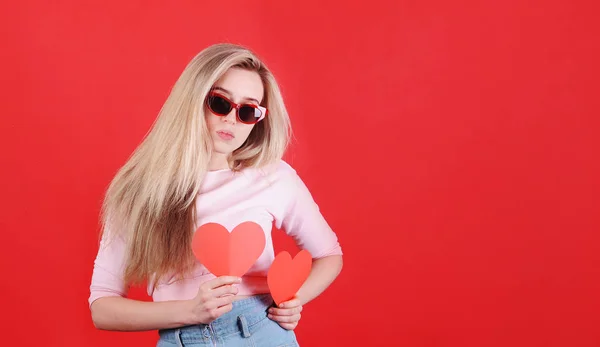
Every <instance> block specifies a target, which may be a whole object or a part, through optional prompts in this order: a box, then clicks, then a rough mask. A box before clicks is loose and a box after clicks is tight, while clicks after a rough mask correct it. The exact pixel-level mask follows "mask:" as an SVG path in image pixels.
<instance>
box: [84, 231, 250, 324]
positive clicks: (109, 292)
mask: <svg viewBox="0 0 600 347" xmlns="http://www.w3.org/2000/svg"><path fill="white" fill-rule="evenodd" d="M125 252H126V247H125V242H124V240H123V239H122V238H119V237H115V238H114V239H113V240H111V241H110V242H108V241H107V239H106V234H105V235H103V237H102V240H101V243H100V248H99V250H98V254H97V256H96V260H95V262H94V270H93V274H92V283H91V286H90V298H89V303H90V310H91V315H92V321H93V322H94V325H95V326H96V327H97V328H98V329H101V330H115V331H145V330H157V329H167V328H173V327H178V326H183V325H191V324H199V323H209V322H211V321H212V320H214V319H216V318H218V317H220V316H221V315H222V314H224V313H226V312H229V311H230V310H231V308H232V306H231V303H232V301H233V300H234V298H235V294H237V292H238V290H237V287H235V284H236V283H240V282H241V279H239V278H237V277H225V276H224V277H218V278H215V279H213V280H211V281H208V282H206V283H204V284H202V285H201V286H200V288H199V289H198V294H197V295H196V297H195V298H193V299H191V300H179V301H167V302H145V301H137V300H132V299H128V298H126V294H127V286H126V284H125V283H124V281H123V278H122V272H123V268H124V263H125ZM231 294H233V295H231Z"/></svg>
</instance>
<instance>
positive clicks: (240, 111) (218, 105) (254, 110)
mask: <svg viewBox="0 0 600 347" xmlns="http://www.w3.org/2000/svg"><path fill="white" fill-rule="evenodd" d="M206 106H208V109H209V110H211V111H212V113H214V114H215V115H217V116H222V117H224V116H227V115H228V114H229V112H231V110H232V109H234V108H235V110H236V112H235V115H236V117H237V119H238V120H239V121H240V122H242V123H244V124H256V123H258V122H259V121H261V120H262V119H263V118H265V117H266V116H267V109H266V108H265V107H262V106H257V105H254V104H236V103H235V102H233V101H231V100H229V99H228V98H226V97H225V96H223V95H221V94H218V93H215V92H210V93H208V96H207V97H206Z"/></svg>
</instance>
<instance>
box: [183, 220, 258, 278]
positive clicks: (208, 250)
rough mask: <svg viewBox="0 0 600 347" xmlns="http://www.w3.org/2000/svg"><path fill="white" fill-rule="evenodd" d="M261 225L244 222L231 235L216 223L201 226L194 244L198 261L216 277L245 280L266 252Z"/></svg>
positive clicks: (195, 235)
mask: <svg viewBox="0 0 600 347" xmlns="http://www.w3.org/2000/svg"><path fill="white" fill-rule="evenodd" d="M265 242H266V241H265V233H264V231H263V229H262V228H261V227H260V225H258V224H256V223H254V222H244V223H242V224H240V225H238V226H236V227H235V228H234V229H233V230H232V231H231V233H230V232H229V231H227V229H226V228H225V227H224V226H222V225H220V224H217V223H207V224H204V225H202V226H200V227H199V228H198V229H197V230H196V233H195V234H194V238H193V240H192V250H193V252H194V255H195V256H196V258H197V259H198V260H199V261H200V263H202V265H204V266H205V267H206V268H207V269H208V271H210V272H211V273H212V274H213V275H215V276H217V277H218V276H239V277H241V276H243V275H244V274H245V273H246V272H247V271H248V270H249V269H250V268H251V267H252V265H253V264H254V263H255V262H256V260H257V259H258V257H260V255H261V254H262V252H263V250H264V249H265Z"/></svg>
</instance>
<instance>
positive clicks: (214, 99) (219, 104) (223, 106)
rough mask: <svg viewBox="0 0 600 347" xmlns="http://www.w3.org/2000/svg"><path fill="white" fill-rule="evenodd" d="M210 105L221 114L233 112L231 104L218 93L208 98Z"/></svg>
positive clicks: (215, 111)
mask: <svg viewBox="0 0 600 347" xmlns="http://www.w3.org/2000/svg"><path fill="white" fill-rule="evenodd" d="M208 107H210V109H211V110H212V111H213V112H214V113H216V114H220V115H223V116H225V115H228V114H229V112H231V104H230V103H229V102H228V101H227V100H225V99H223V98H222V97H220V96H218V95H213V96H211V97H209V98H208Z"/></svg>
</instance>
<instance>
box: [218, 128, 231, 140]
mask: <svg viewBox="0 0 600 347" xmlns="http://www.w3.org/2000/svg"><path fill="white" fill-rule="evenodd" d="M217 135H219V137H220V138H221V139H223V140H225V141H228V140H231V139H233V138H235V136H233V133H232V132H231V131H227V130H219V131H217Z"/></svg>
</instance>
